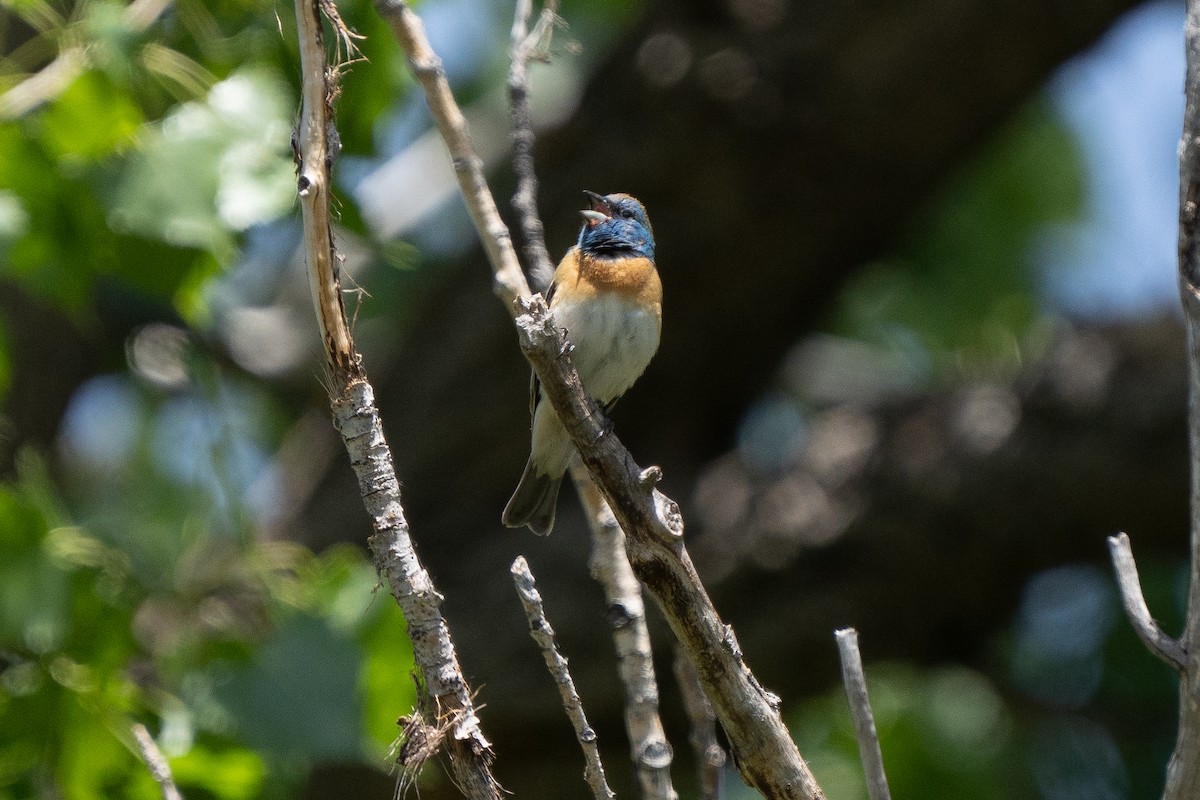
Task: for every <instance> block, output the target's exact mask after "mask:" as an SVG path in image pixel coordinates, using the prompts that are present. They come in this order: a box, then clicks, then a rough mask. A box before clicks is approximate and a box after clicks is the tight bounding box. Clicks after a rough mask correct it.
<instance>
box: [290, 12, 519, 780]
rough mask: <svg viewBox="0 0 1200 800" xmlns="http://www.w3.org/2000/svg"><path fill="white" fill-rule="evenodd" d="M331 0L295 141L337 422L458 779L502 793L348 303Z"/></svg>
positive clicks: (309, 30) (317, 34)
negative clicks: (404, 498)
mask: <svg viewBox="0 0 1200 800" xmlns="http://www.w3.org/2000/svg"><path fill="white" fill-rule="evenodd" d="M327 2H328V0H296V24H297V29H298V34H299V41H300V56H301V59H300V61H301V70H302V80H303V87H302V92H303V107H302V109H301V115H300V125H299V129H298V131H297V133H296V136H295V140H294V143H293V144H294V147H295V152H296V159H297V166H298V173H299V178H298V191H299V195H300V202H301V208H302V211H303V221H304V240H305V245H306V256H307V262H308V266H309V279H310V286H311V288H312V293H313V304H314V307H315V309H316V312H317V320H318V323H319V324H320V328H321V338H322V341H323V343H324V345H325V356H326V361H327V363H328V366H329V369H330V376H331V378H332V381H333V385H332V386H331V389H332V394H333V415H334V425H335V426H336V427H337V429H338V431H339V432H340V433H341V435H342V439H343V441H344V443H345V445H346V452H347V453H348V454H349V456H350V465H351V467H352V468H353V469H354V473H355V475H356V476H357V478H358V485H359V492H360V494H361V495H362V498H363V505H364V506H365V507H366V510H367V513H368V514H369V515H370V516H371V524H372V527H373V529H374V532H373V533H372V535H371V537H370V539H369V540H368V544H369V545H370V547H371V552H372V555H373V557H374V561H375V568H376V569H377V570H378V571H379V573H380V575H382V576H384V577H385V578H386V580H387V582H388V586H389V588H390V589H391V592H392V596H393V597H395V599H396V602H397V603H398V604H399V606H400V608H401V610H402V611H403V612H404V619H405V622H406V624H407V626H408V634H409V637H410V638H411V639H412V645H413V658H414V660H415V661H416V663H417V666H418V667H419V668H420V671H421V676H422V678H423V681H422V685H423V686H424V688H425V692H426V693H427V694H428V696H429V697H430V698H431V699H432V701H433V702H432V703H430V704H429V707H430V708H431V709H432V710H431V712H430V713H434V714H436V715H437V717H438V718H437V720H436V721H435V724H436V726H437V727H439V728H440V727H448V728H449V730H450V732H451V735H450V736H448V737H446V739H445V741H446V743H447V749H448V751H449V755H450V766H451V770H452V772H453V775H454V779H455V783H456V785H457V786H458V787H459V789H460V790H461V791H462V792H463V793H464V794H465V795H466V796H467V797H470V798H475V799H477V800H499V799H500V796H501V793H502V790H501V788H500V785H499V784H498V783H497V782H496V779H495V778H494V777H493V776H492V772H491V762H492V750H491V745H490V743H489V742H488V740H487V738H486V737H484V735H483V731H482V729H481V728H480V725H479V719H478V717H477V716H476V714H475V706H474V701H473V698H472V692H471V688H470V686H469V685H468V684H467V681H466V679H465V678H464V677H463V674H462V670H461V668H460V667H459V664H458V656H457V653H456V652H455V648H454V642H453V641H452V640H451V638H450V630H449V627H448V626H447V624H446V620H445V619H444V618H443V616H442V612H441V601H442V596H441V595H440V594H439V593H438V591H437V589H436V588H434V585H433V581H432V579H431V578H430V577H429V573H428V572H426V570H425V568H424V566H422V564H421V561H420V559H419V558H418V557H417V553H416V550H415V549H414V548H413V544H412V539H411V537H410V534H409V528H408V522H407V520H405V518H404V509H403V507H402V505H401V502H400V482H399V480H398V479H397V477H396V469H395V466H394V464H393V461H392V455H391V450H390V449H389V448H388V444H387V440H386V439H384V436H383V424H382V422H381V421H380V419H379V412H378V410H377V409H376V407H375V396H374V390H373V389H372V388H371V384H370V383H369V382H368V380H367V376H366V372H365V370H364V369H363V368H362V360H361V357H360V356H359V354H358V352H357V350H356V349H355V346H354V339H353V337H352V335H351V332H350V326H349V324H348V323H347V321H346V314H345V308H344V307H343V305H342V299H341V285H340V280H339V276H338V266H337V265H338V263H339V262H338V255H337V253H336V251H335V250H334V247H333V235H332V230H333V228H332V223H331V220H330V216H329V197H330V190H331V185H332V184H331V182H330V170H331V167H332V164H333V160H334V157H335V156H336V152H334V150H333V149H332V148H331V142H330V139H329V137H330V134H331V133H336V131H335V129H334V127H333V108H332V105H333V98H334V97H335V96H336V94H337V91H336V86H335V85H334V83H333V82H334V80H335V79H336V76H337V74H338V70H339V69H340V67H332V68H331V67H329V66H328V65H327V64H326V55H325V46H324V43H323V33H322V14H323V12H325V10H326V3H327ZM330 22H331V24H332V25H333V26H334V28H335V30H336V32H337V33H338V36H339V41H340V42H341V43H342V44H343V45H344V46H346V47H350V45H351V44H352V42H353V35H352V34H350V33H349V31H347V30H346V29H345V26H344V25H343V24H342V23H341V20H340V19H339V18H338V17H337V16H336V13H334V14H333V15H332V16H331V17H330ZM347 55H348V54H347Z"/></svg>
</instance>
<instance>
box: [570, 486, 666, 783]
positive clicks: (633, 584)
mask: <svg viewBox="0 0 1200 800" xmlns="http://www.w3.org/2000/svg"><path fill="white" fill-rule="evenodd" d="M571 477H572V478H574V480H575V488H576V490H577V491H578V492H579V499H580V501H581V502H582V503H583V510H584V513H585V514H586V516H587V519H588V525H589V527H590V528H591V531H592V555H591V561H590V567H591V573H592V577H593V578H595V579H596V581H597V582H598V583H599V584H600V586H601V587H602V588H603V590H604V601H605V605H606V608H607V616H608V623H609V625H610V626H611V627H612V638H613V645H614V647H615V649H616V652H617V674H618V675H619V676H620V678H621V685H622V686H623V687H624V688H625V731H626V733H627V734H628V736H629V752H630V757H631V758H632V759H633V767H634V770H635V771H636V773H637V778H638V784H639V785H640V786H641V789H642V797H643V798H644V800H676V798H678V797H679V795H678V794H677V793H676V791H675V787H674V786H673V785H672V784H671V760H672V758H673V757H674V752H673V751H672V750H671V744H670V742H668V741H667V735H666V733H665V732H664V731H663V725H662V719H661V718H660V717H659V714H658V680H657V678H656V677H655V674H654V654H653V653H652V652H651V648H650V629H649V628H648V627H647V626H646V604H645V602H644V601H643V600H642V585H641V584H640V583H638V579H637V577H636V576H635V575H634V574H633V567H631V566H630V565H629V559H628V558H627V557H626V555H625V534H624V532H623V531H622V530H621V526H620V525H618V524H617V519H616V517H614V516H613V515H612V510H611V509H609V507H608V503H606V502H605V501H604V498H603V497H601V496H600V492H599V491H598V490H597V489H596V486H595V484H593V483H592V479H591V477H590V476H588V474H587V470H585V469H583V467H582V465H575V466H573V467H572V469H571Z"/></svg>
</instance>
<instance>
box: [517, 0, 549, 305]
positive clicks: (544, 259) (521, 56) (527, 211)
mask: <svg viewBox="0 0 1200 800" xmlns="http://www.w3.org/2000/svg"><path fill="white" fill-rule="evenodd" d="M557 8H558V0H547V2H546V4H545V5H544V6H543V7H542V14H541V17H540V18H539V20H538V23H537V25H535V26H534V30H533V32H532V33H529V32H528V24H529V15H530V14H531V13H532V11H533V2H532V0H517V10H516V14H515V16H514V18H513V27H512V54H511V63H510V66H509V70H508V99H509V105H510V106H511V108H512V117H513V134H512V138H513V169H514V171H515V172H516V175H517V188H516V191H515V192H514V193H513V198H512V205H513V208H515V209H516V211H517V217H518V219H519V220H520V222H521V234H522V235H523V236H524V238H525V261H526V263H527V264H528V265H529V273H530V277H531V278H532V279H533V285H534V286H535V287H536V288H537V289H538V290H539V291H542V290H544V289H545V288H546V287H547V286H549V285H550V279H551V278H552V277H553V276H554V262H553V261H551V259H550V254H549V253H548V252H547V251H546V237H545V229H544V226H543V225H542V218H541V215H540V214H539V213H538V207H537V190H538V182H537V172H536V170H535V169H534V163H533V146H534V142H535V141H536V140H535V137H534V134H533V116H532V114H531V113H530V111H529V61H530V59H532V58H535V57H543V58H544V55H542V54H541V53H539V52H537V51H538V48H540V47H542V46H543V45H542V40H543V39H544V38H545V36H544V35H543V32H544V31H545V32H548V31H550V30H552V29H553V25H554V20H555V19H557V16H558V15H557Z"/></svg>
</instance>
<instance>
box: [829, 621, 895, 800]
mask: <svg viewBox="0 0 1200 800" xmlns="http://www.w3.org/2000/svg"><path fill="white" fill-rule="evenodd" d="M833 635H834V638H836V639H837V646H838V654H839V655H840V656H841V658H842V683H843V684H845V687H846V699H847V700H849V701H850V716H851V718H853V720H854V735H855V737H856V738H857V739H858V757H859V760H861V761H862V765H863V773H864V774H865V775H866V778H867V796H868V797H870V798H871V800H891V798H892V793H891V792H890V791H889V790H888V782H887V775H886V774H885V773H884V771H883V751H881V750H880V749H879V735H878V733H876V731H875V717H874V715H872V713H871V701H870V699H869V698H868V697H867V677H866V675H865V674H863V663H862V655H861V654H860V653H859V652H858V631H856V630H854V628H842V629H841V630H839V631H834V634H833Z"/></svg>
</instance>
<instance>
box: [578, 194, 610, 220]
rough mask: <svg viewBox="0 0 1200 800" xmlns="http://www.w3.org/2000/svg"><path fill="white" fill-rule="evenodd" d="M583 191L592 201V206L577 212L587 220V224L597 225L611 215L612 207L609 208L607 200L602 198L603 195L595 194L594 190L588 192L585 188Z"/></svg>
mask: <svg viewBox="0 0 1200 800" xmlns="http://www.w3.org/2000/svg"><path fill="white" fill-rule="evenodd" d="M583 193H584V194H586V195H587V196H588V199H589V200H590V201H591V203H592V207H591V208H585V209H584V210H583V211H580V212H579V213H580V215H581V216H582V217H583V218H584V219H585V220H586V221H587V224H588V225H589V226H594V225H599V224H600V223H601V222H604V220H606V219H609V218H611V217H612V209H610V208H609V205H608V201H607V200H605V199H604V196H603V195H599V194H596V193H595V192H589V191H587V190H584V192H583Z"/></svg>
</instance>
